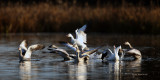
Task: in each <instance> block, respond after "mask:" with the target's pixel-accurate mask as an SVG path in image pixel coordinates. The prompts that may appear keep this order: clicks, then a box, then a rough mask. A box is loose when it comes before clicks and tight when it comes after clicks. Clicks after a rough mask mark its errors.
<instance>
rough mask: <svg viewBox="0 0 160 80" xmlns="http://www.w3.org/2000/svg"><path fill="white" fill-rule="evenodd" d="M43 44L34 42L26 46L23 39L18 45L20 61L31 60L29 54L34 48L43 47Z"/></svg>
mask: <svg viewBox="0 0 160 80" xmlns="http://www.w3.org/2000/svg"><path fill="white" fill-rule="evenodd" d="M43 48H44V45H42V44H34V45H31V46H29V47H28V48H27V41H26V40H23V41H22V42H21V44H20V46H19V51H20V53H19V59H20V61H24V60H31V54H32V52H33V51H35V50H40V49H43Z"/></svg>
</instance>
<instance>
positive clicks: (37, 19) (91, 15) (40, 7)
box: [0, 3, 160, 34]
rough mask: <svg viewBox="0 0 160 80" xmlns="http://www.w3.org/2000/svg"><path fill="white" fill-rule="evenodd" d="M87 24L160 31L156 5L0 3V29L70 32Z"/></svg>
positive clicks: (90, 28) (123, 30)
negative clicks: (5, 4) (101, 5)
mask: <svg viewBox="0 0 160 80" xmlns="http://www.w3.org/2000/svg"><path fill="white" fill-rule="evenodd" d="M84 24H88V31H89V32H106V33H131V34H135V33H136V34H137V33H149V34H159V33H160V8H159V7H150V8H148V7H143V6H129V7H124V6H121V7H113V6H112V5H106V6H103V7H98V6H97V7H89V6H87V5H86V6H85V7H79V6H75V5H73V6H68V5H67V3H64V4H63V5H53V4H50V3H39V4H31V5H20V4H9V5H8V6H0V32H1V33H16V32H20V33H24V32H59V31H60V32H69V31H74V30H75V29H76V28H77V27H81V26H82V25H84Z"/></svg>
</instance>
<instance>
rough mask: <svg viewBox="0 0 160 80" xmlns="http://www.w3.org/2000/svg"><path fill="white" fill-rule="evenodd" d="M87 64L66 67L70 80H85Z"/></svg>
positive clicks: (81, 63) (80, 63)
mask: <svg viewBox="0 0 160 80" xmlns="http://www.w3.org/2000/svg"><path fill="white" fill-rule="evenodd" d="M86 64H87V63H85V62H79V63H77V64H74V65H68V68H69V72H68V73H69V79H70V80H75V79H76V80H87V66H86Z"/></svg>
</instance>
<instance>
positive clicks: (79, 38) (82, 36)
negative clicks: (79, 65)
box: [67, 25, 88, 50]
mask: <svg viewBox="0 0 160 80" xmlns="http://www.w3.org/2000/svg"><path fill="white" fill-rule="evenodd" d="M86 27H87V26H86V25H84V26H82V27H81V28H80V29H76V30H75V33H76V38H74V37H73V35H72V34H71V33H69V34H68V35H67V37H70V38H71V43H72V44H73V45H75V44H77V45H78V46H80V47H81V49H82V50H87V49H88V47H87V45H86V44H85V43H87V39H86V38H87V35H86V33H84V31H85V29H86Z"/></svg>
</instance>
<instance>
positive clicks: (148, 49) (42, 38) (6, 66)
mask: <svg viewBox="0 0 160 80" xmlns="http://www.w3.org/2000/svg"><path fill="white" fill-rule="evenodd" d="M65 35H66V34H64V33H57V34H56V33H55V34H8V35H1V36H0V44H1V45H0V79H4V80H6V79H7V80H8V79H16V80H19V79H20V80H27V79H28V80H31V79H32V80H44V79H58V80H60V79H65V80H87V79H95V80H97V79H98V80H104V79H105V80H106V79H108V80H124V79H135V80H140V79H141V80H150V79H159V78H160V77H159V75H160V52H159V47H160V42H159V41H160V36H151V35H150V36H148V35H141V36H139V35H134V36H133V35H107V34H96V33H92V34H88V43H87V44H88V46H89V48H95V47H98V46H102V45H103V46H104V47H103V48H102V49H100V50H99V51H103V49H105V48H106V47H109V48H112V46H113V45H116V46H118V45H122V47H123V48H126V46H124V45H123V43H124V42H125V41H129V42H130V43H131V44H133V46H134V47H135V48H137V49H139V50H140V51H141V52H142V55H143V58H142V60H137V61H120V62H111V61H105V62H102V61H101V60H100V59H90V60H89V61H88V62H86V63H78V64H74V63H73V62H62V60H63V59H62V58H61V57H60V56H59V55H57V54H51V53H44V52H45V51H47V49H46V48H45V49H44V50H41V51H36V52H34V53H33V54H32V59H33V61H25V62H23V63H19V58H18V46H19V44H20V43H21V41H22V40H23V39H26V40H28V42H29V45H31V44H35V43H41V44H44V45H45V46H46V47H47V46H49V45H51V44H55V45H57V46H58V47H60V48H63V49H66V50H68V51H69V52H70V53H73V52H72V51H70V50H69V49H68V48H66V47H64V46H63V45H60V44H59V43H58V42H59V41H69V38H66V37H65ZM35 59H36V60H37V59H38V60H39V61H34V60H35Z"/></svg>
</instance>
